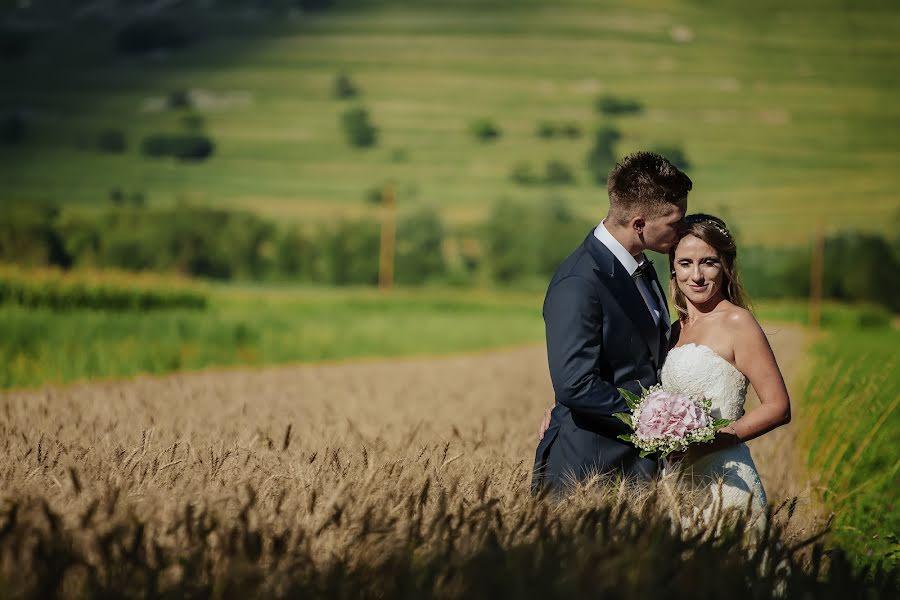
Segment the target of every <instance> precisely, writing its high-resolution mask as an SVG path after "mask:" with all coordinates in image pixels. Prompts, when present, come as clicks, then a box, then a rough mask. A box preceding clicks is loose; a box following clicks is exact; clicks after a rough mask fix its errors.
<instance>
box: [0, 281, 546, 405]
mask: <svg viewBox="0 0 900 600" xmlns="http://www.w3.org/2000/svg"><path fill="white" fill-rule="evenodd" d="M540 311H541V309H540V298H539V297H533V296H531V295H526V294H521V293H513V292H510V293H505V294H498V293H495V294H490V295H488V294H485V293H479V292H460V291H458V290H456V291H448V290H429V291H424V292H422V291H419V292H407V291H402V290H400V291H395V292H391V293H389V294H382V293H379V292H378V291H377V290H371V289H347V290H329V289H312V290H306V291H296V290H284V289H282V290H279V289H277V288H272V289H269V290H260V289H258V288H252V289H251V288H245V289H242V288H240V287H227V288H223V289H218V290H215V291H213V292H212V293H211V294H210V298H209V302H208V306H207V308H206V309H205V310H203V311H197V310H193V309H169V310H159V311H150V312H112V311H90V310H71V311H54V310H51V309H48V308H39V309H33V308H24V307H21V306H15V305H8V304H7V305H0V363H2V365H3V366H2V369H0V388H10V387H23V386H28V387H34V386H40V385H44V384H51V383H66V382H71V381H77V380H87V379H97V378H110V377H127V376H133V375H137V374H146V373H169V372H173V371H179V370H192V369H201V368H205V367H223V366H238V365H240V366H254V365H255V366H261V365H271V364H278V363H290V362H299V361H329V360H337V359H350V358H362V357H385V356H409V355H429V354H446V353H452V352H461V351H474V350H480V349H487V348H501V347H508V346H513V345H518V344H522V343H527V342H539V341H541V340H542V339H543V323H542V321H541V312H540Z"/></svg>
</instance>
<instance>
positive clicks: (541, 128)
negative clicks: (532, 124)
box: [535, 121, 557, 139]
mask: <svg viewBox="0 0 900 600" xmlns="http://www.w3.org/2000/svg"><path fill="white" fill-rule="evenodd" d="M556 134H557V129H556V124H555V123H552V122H550V121H541V122H540V123H538V124H537V129H535V135H536V136H538V137H539V138H544V139H550V138H552V137H554V136H556Z"/></svg>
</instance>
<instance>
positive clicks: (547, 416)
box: [538, 406, 553, 441]
mask: <svg viewBox="0 0 900 600" xmlns="http://www.w3.org/2000/svg"><path fill="white" fill-rule="evenodd" d="M552 410H553V407H552V406H550V407H549V408H548V409H547V412H545V413H544V418H543V420H541V426H540V428H539V429H538V441H541V440H542V439H544V433H546V432H547V428H548V427H550V412H551V411H552Z"/></svg>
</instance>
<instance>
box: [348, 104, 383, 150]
mask: <svg viewBox="0 0 900 600" xmlns="http://www.w3.org/2000/svg"><path fill="white" fill-rule="evenodd" d="M341 125H342V126H343V128H344V134H345V135H346V136H347V141H348V142H349V143H350V145H351V146H356V147H358V148H367V147H369V146H374V145H375V144H376V142H377V141H378V129H377V128H376V127H375V126H374V125H373V124H372V122H371V121H370V120H369V112H368V111H367V110H366V109H364V108H351V109H349V110H347V111H345V112H344V114H343V115H341Z"/></svg>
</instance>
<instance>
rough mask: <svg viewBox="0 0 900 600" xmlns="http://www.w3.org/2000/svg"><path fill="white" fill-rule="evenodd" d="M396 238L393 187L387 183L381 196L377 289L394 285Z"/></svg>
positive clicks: (385, 288) (387, 288) (386, 288)
mask: <svg viewBox="0 0 900 600" xmlns="http://www.w3.org/2000/svg"><path fill="white" fill-rule="evenodd" d="M396 237H397V223H396V215H395V202H394V186H393V184H392V183H390V182H388V183H386V184H385V185H384V191H383V192H382V195H381V251H380V253H379V256H378V287H379V288H381V289H383V290H389V289H391V287H392V286H393V285H394V242H395V240H396Z"/></svg>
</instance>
